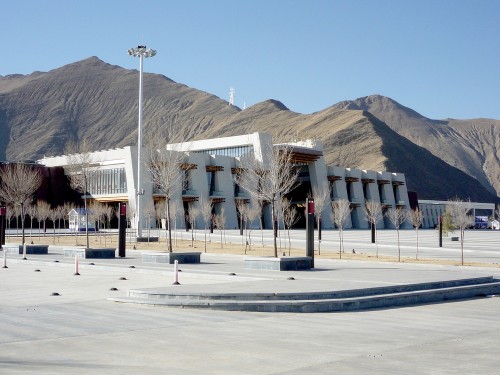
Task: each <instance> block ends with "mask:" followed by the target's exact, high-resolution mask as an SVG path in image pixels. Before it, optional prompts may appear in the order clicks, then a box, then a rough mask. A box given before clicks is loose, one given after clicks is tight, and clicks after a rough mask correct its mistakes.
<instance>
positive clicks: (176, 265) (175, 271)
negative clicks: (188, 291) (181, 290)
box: [172, 260, 181, 285]
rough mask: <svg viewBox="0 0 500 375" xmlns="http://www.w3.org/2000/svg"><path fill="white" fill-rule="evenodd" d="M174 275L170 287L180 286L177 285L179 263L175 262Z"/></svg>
mask: <svg viewBox="0 0 500 375" xmlns="http://www.w3.org/2000/svg"><path fill="white" fill-rule="evenodd" d="M174 273H175V281H174V283H173V284H172V285H181V283H179V261H178V260H176V261H175V262H174Z"/></svg>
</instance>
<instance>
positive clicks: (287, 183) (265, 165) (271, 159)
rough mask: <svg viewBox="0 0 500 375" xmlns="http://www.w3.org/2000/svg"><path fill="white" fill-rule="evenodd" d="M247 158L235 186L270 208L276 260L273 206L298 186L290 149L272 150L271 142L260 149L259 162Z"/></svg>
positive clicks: (252, 158) (277, 148) (275, 147)
mask: <svg viewBox="0 0 500 375" xmlns="http://www.w3.org/2000/svg"><path fill="white" fill-rule="evenodd" d="M256 156H257V155H253V154H248V155H246V156H244V157H242V159H241V165H242V167H243V168H242V173H238V174H237V176H236V178H237V183H238V184H239V185H240V186H241V187H243V188H244V189H245V190H246V191H248V192H249V193H250V195H252V196H253V197H254V198H256V199H258V200H263V201H267V202H269V203H270V204H271V219H272V226H273V245H274V256H275V257H278V245H277V216H278V212H277V205H278V204H279V202H280V200H281V198H282V197H283V196H285V194H287V193H288V192H290V191H291V190H293V189H294V188H295V187H296V186H297V184H298V182H297V177H298V173H299V171H298V169H296V168H294V167H293V148H292V146H291V145H287V144H280V145H275V146H273V145H272V143H271V142H269V144H267V146H265V147H263V150H262V159H259V158H258V157H256Z"/></svg>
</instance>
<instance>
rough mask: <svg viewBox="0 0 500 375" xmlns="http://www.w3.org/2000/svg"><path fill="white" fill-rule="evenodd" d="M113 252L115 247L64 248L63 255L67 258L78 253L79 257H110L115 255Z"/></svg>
mask: <svg viewBox="0 0 500 375" xmlns="http://www.w3.org/2000/svg"><path fill="white" fill-rule="evenodd" d="M115 253H116V249H87V248H82V249H78V248H74V249H64V256H65V257H67V258H74V257H75V255H76V254H78V258H80V259H97V258H101V259H112V258H114V257H115Z"/></svg>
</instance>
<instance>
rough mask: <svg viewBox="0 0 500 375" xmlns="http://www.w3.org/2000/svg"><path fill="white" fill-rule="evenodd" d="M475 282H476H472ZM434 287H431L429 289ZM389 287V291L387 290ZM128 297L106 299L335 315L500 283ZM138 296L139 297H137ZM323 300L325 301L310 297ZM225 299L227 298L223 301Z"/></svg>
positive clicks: (455, 296) (496, 287)
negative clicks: (276, 296) (277, 296)
mask: <svg viewBox="0 0 500 375" xmlns="http://www.w3.org/2000/svg"><path fill="white" fill-rule="evenodd" d="M474 280H476V281H477V282H474ZM431 285H434V287H431ZM391 288H392V289H391ZM129 293H130V294H129V296H128V297H122V298H112V299H110V300H112V301H115V302H122V303H135V304H144V305H150V306H170V307H185V308H208V309H216V310H228V311H256V312H302V313H311V312H335V311H337V312H338V311H356V310H365V309H375V308H395V307H403V306H410V305H419V304H426V303H438V302H446V301H453V300H460V299H470V298H478V297H484V296H487V295H494V294H500V280H497V279H494V278H493V277H487V278H477V279H463V280H452V281H444V282H442V283H424V284H409V285H399V286H394V287H382V288H367V289H364V290H363V289H358V290H351V291H343V292H331V294H330V296H329V297H327V296H328V293H325V292H320V293H319V294H317V293H284V294H283V295H294V296H295V297H299V296H302V297H303V298H301V299H297V298H294V299H266V298H262V299H259V297H262V296H265V295H269V296H270V295H271V293H238V294H235V293H232V294H224V293H220V294H218V295H217V294H216V293H203V294H201V293H200V294H199V295H196V293H190V294H182V293H181V294H179V293H177V294H176V293H174V292H169V293H164V294H163V295H165V296H167V297H166V298H162V297H160V296H161V295H162V294H161V293H158V292H157V293H153V291H152V290H150V291H148V293H137V291H130V292H129ZM139 296H140V297H139ZM314 296H316V297H325V298H314ZM226 297H229V298H226Z"/></svg>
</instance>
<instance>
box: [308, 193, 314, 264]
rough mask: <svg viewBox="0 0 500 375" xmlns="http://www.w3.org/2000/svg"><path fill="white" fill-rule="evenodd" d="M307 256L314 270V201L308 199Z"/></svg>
mask: <svg viewBox="0 0 500 375" xmlns="http://www.w3.org/2000/svg"><path fill="white" fill-rule="evenodd" d="M306 255H307V256H308V257H311V268H314V199H312V198H307V199H306Z"/></svg>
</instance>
